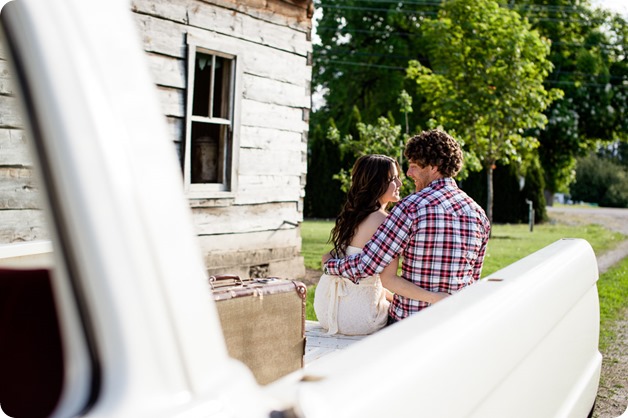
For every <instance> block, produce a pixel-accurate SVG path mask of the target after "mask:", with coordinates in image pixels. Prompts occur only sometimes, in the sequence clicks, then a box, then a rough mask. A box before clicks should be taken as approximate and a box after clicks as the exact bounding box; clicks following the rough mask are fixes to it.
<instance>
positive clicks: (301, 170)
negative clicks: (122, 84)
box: [131, 0, 312, 277]
mask: <svg viewBox="0 0 628 418" xmlns="http://www.w3.org/2000/svg"><path fill="white" fill-rule="evenodd" d="M131 4H132V10H133V11H134V12H135V16H136V20H137V23H138V28H139V31H140V35H141V38H142V41H143V44H144V49H145V50H146V52H147V59H148V62H149V67H150V68H151V71H152V74H153V77H154V81H155V84H156V85H157V86H158V91H159V97H160V100H161V105H162V109H163V112H164V115H165V117H166V119H167V120H168V124H169V127H170V134H171V135H172V139H173V141H174V142H175V144H176V147H177V149H178V150H179V152H181V150H182V145H181V144H182V143H183V141H184V125H185V119H184V117H185V100H186V90H185V89H186V85H187V81H186V74H187V62H186V58H187V45H186V37H188V36H191V37H193V39H194V40H195V41H196V42H198V43H199V44H202V45H203V46H204V47H207V48H210V49H214V50H217V51H221V50H226V51H233V50H236V51H242V53H241V55H239V56H238V65H240V66H241V70H242V77H241V83H242V85H241V86H240V89H239V91H241V101H240V144H239V145H240V148H239V158H238V161H237V162H236V164H237V167H238V181H237V185H238V186H237V190H236V191H235V194H234V197H233V198H231V199H193V200H191V201H190V203H191V207H192V211H193V216H194V222H195V224H196V227H197V233H198V235H199V240H200V243H201V249H202V251H203V254H204V257H205V262H206V265H207V267H208V270H209V271H210V273H237V274H240V275H242V276H249V275H250V274H262V275H263V274H271V275H278V276H284V277H302V276H303V274H304V267H303V259H302V258H301V257H300V251H301V237H300V233H299V227H298V225H299V224H300V222H301V221H302V220H303V196H304V186H305V174H306V151H307V129H308V121H307V118H308V116H307V115H308V114H309V109H310V81H311V66H310V65H309V58H310V56H311V50H312V49H311V42H310V29H311V21H310V17H311V2H309V1H299V0H283V1H282V0H276V1H259V0H247V1H241V0H240V1H235V0H234V1H228V0H212V1H209V0H208V1H202V0H177V1H172V0H133V1H132V3H131ZM308 7H309V8H310V10H308Z"/></svg>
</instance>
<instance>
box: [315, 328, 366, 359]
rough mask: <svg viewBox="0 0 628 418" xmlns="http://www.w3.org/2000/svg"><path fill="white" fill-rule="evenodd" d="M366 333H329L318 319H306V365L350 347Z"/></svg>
mask: <svg viewBox="0 0 628 418" xmlns="http://www.w3.org/2000/svg"><path fill="white" fill-rule="evenodd" d="M364 337H366V335H357V336H351V335H327V334H326V331H325V329H324V328H322V327H321V326H320V324H319V323H318V322H317V321H305V357H304V358H303V363H304V365H305V367H307V366H308V365H310V364H312V363H313V362H314V361H316V360H318V359H320V358H322V357H324V356H326V355H328V354H331V353H335V352H337V351H340V350H342V349H344V348H347V347H349V346H350V345H352V344H354V343H355V342H357V341H360V340H362V339H363V338H364Z"/></svg>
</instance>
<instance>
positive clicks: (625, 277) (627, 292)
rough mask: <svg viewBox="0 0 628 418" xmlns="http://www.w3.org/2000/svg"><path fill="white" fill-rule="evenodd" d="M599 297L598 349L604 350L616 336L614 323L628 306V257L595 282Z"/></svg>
mask: <svg viewBox="0 0 628 418" xmlns="http://www.w3.org/2000/svg"><path fill="white" fill-rule="evenodd" d="M597 290H598V294H599V297H600V349H601V350H602V351H604V350H605V349H606V348H607V347H608V345H609V344H611V343H612V342H613V341H614V340H615V339H616V338H617V336H616V335H615V327H614V324H615V322H616V321H617V320H618V319H621V318H622V315H624V314H625V311H626V307H627V306H628V302H627V301H628V258H624V259H623V260H622V261H621V262H619V263H618V264H616V265H615V266H614V267H612V268H610V269H609V270H608V271H607V272H606V273H604V274H602V276H601V277H600V279H599V281H598V282H597Z"/></svg>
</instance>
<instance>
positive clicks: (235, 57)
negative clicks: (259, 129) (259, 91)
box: [182, 33, 243, 199]
mask: <svg viewBox="0 0 628 418" xmlns="http://www.w3.org/2000/svg"><path fill="white" fill-rule="evenodd" d="M186 44H187V54H186V58H187V62H186V70H187V77H186V92H185V95H186V106H185V123H184V131H185V132H184V143H183V156H182V159H183V161H182V166H183V181H184V190H185V194H186V196H188V197H189V198H191V199H207V198H210V199H211V198H233V197H234V195H235V191H236V189H237V184H238V178H237V173H238V161H239V148H240V145H239V144H240V106H241V98H242V88H241V85H242V83H241V80H242V68H241V67H242V65H241V63H242V55H243V54H242V51H240V50H237V49H235V50H234V49H228V48H222V47H221V48H216V47H211V46H209V45H207V44H208V42H203V41H202V40H200V39H198V38H195V37H194V36H192V35H191V34H189V33H188V34H187V37H186ZM197 53H203V54H208V55H214V56H217V57H222V58H226V59H230V60H231V61H232V64H231V65H232V68H231V75H230V85H231V89H230V92H229V97H230V100H231V103H230V108H229V117H230V118H229V119H224V118H216V117H204V116H196V115H193V107H194V80H195V78H194V72H195V64H196V54H197ZM194 122H196V123H199V122H200V123H207V124H215V125H230V127H231V161H230V163H231V164H230V169H225V170H224V178H223V181H222V182H221V183H192V123H194ZM226 158H228V157H226ZM224 161H226V160H223V162H224Z"/></svg>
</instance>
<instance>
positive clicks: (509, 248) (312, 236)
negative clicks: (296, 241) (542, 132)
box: [301, 220, 628, 321]
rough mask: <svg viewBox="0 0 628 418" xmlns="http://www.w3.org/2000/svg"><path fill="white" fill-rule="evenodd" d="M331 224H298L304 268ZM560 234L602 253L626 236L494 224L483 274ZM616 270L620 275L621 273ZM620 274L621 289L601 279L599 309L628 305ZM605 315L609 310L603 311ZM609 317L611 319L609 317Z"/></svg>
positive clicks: (317, 256) (313, 264) (316, 261)
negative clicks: (581, 239) (617, 290)
mask: <svg viewBox="0 0 628 418" xmlns="http://www.w3.org/2000/svg"><path fill="white" fill-rule="evenodd" d="M333 225H334V224H333V221H320V220H316V221H314V220H306V221H305V222H303V224H302V225H301V237H302V238H303V245H302V254H303V257H304V259H305V266H306V268H309V269H315V270H320V269H321V256H322V255H323V254H324V253H326V252H327V251H329V250H330V249H331V246H330V245H329V244H328V243H327V240H328V239H329V232H330V231H331V228H332V227H333ZM561 238H583V239H585V240H587V241H588V242H589V243H590V244H591V246H592V247H593V250H594V251H595V253H596V254H601V253H603V252H605V251H606V250H608V249H611V248H614V247H615V246H616V245H617V244H618V243H619V242H621V241H622V240H623V239H626V237H625V236H623V235H622V234H620V233H617V232H612V231H609V230H608V229H605V228H603V227H601V226H599V225H586V226H572V225H565V224H560V223H557V224H551V223H546V224H543V225H535V226H534V231H532V232H530V230H529V227H528V225H526V224H517V225H494V226H493V231H492V236H491V239H490V240H489V244H488V248H487V252H486V257H485V259H484V268H483V270H482V276H488V275H489V274H491V273H494V272H496V271H497V270H500V269H502V268H504V267H506V266H508V265H510V264H512V263H514V262H515V261H517V260H520V259H521V258H523V257H525V256H527V255H529V254H532V253H533V252H535V251H538V250H540V249H541V248H543V247H545V246H547V245H549V244H551V243H553V242H554V241H557V240H559V239H561ZM624 261H625V260H624ZM613 271H614V270H613ZM608 274H611V273H610V272H609V273H607V274H605V275H604V276H603V277H606V275H608ZM617 274H618V275H620V276H621V274H622V273H617ZM623 275H624V281H623V283H624V284H623V285H621V284H618V286H624V287H623V289H624V293H621V292H616V291H615V290H613V288H609V290H604V289H605V287H603V286H610V285H607V284H604V285H602V283H603V282H604V283H605V281H606V280H608V281H610V282H611V283H615V282H622V281H621V280H618V279H617V280H614V279H603V280H602V279H601V280H600V303H601V304H603V306H601V308H600V309H601V311H602V312H605V310H606V309H609V312H615V311H616V308H613V307H612V306H614V305H617V306H626V305H628V295H627V294H626V293H625V287H626V283H625V282H626V281H628V279H627V278H626V277H625V276H626V268H625V264H624V270H623ZM614 285H615V284H614ZM603 292H605V293H603ZM615 293H617V295H615ZM603 295H604V296H603ZM616 299H617V300H616ZM313 300H314V286H312V287H311V288H310V289H308V301H307V306H306V315H307V319H311V320H316V315H315V314H314V309H313V307H312V303H313ZM611 305H612V306H611ZM604 315H610V314H606V313H605V314H604ZM613 315H616V314H613ZM617 315H618V314H617ZM603 318H604V316H603ZM613 318H614V317H613ZM609 321H612V319H611V320H609Z"/></svg>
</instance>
